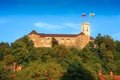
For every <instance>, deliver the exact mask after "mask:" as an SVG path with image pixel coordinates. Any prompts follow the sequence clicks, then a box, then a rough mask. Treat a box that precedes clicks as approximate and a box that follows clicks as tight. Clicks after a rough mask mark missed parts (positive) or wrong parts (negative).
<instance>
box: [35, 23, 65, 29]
mask: <svg viewBox="0 0 120 80" xmlns="http://www.w3.org/2000/svg"><path fill="white" fill-rule="evenodd" d="M34 26H36V27H38V28H44V29H61V28H64V27H63V26H62V25H55V24H48V23H46V22H37V23H35V24H34Z"/></svg>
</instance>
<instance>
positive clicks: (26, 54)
mask: <svg viewBox="0 0 120 80" xmlns="http://www.w3.org/2000/svg"><path fill="white" fill-rule="evenodd" d="M11 47H12V54H13V55H15V56H16V59H17V60H16V62H17V63H18V64H21V63H28V62H30V61H31V60H33V54H34V47H33V42H32V41H30V40H29V38H28V37H27V36H24V37H23V38H20V39H18V40H16V41H15V42H14V43H12V45H11Z"/></svg>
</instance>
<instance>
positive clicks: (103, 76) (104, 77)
mask: <svg viewBox="0 0 120 80" xmlns="http://www.w3.org/2000/svg"><path fill="white" fill-rule="evenodd" d="M112 77H113V79H114V80H120V76H118V75H114V76H112ZM100 79H101V80H106V79H107V75H101V76H100Z"/></svg>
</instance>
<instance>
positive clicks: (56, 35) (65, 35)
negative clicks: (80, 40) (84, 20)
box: [39, 34, 78, 37]
mask: <svg viewBox="0 0 120 80" xmlns="http://www.w3.org/2000/svg"><path fill="white" fill-rule="evenodd" d="M39 35H40V37H76V36H78V34H39Z"/></svg>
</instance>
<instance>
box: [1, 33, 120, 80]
mask: <svg viewBox="0 0 120 80" xmlns="http://www.w3.org/2000/svg"><path fill="white" fill-rule="evenodd" d="M51 43H52V47H50V48H45V47H43V48H35V47H34V44H33V42H32V41H30V40H29V38H28V37H27V36H23V37H22V38H20V39H18V40H16V41H15V42H13V43H7V42H0V80H100V79H99V76H98V71H99V70H101V71H102V73H103V74H106V75H109V72H110V71H112V72H113V74H114V75H120V41H118V40H114V39H113V38H112V37H111V36H109V35H104V36H103V35H101V34H98V35H97V36H96V38H95V40H94V42H89V43H88V44H87V45H86V46H85V47H84V48H83V49H77V48H74V47H66V46H64V45H59V44H58V43H57V41H56V40H55V39H53V40H52V41H51ZM14 63H15V64H16V65H20V66H21V70H19V71H17V70H15V71H13V70H12V69H11V68H10V66H12V65H13V64H14ZM108 80H110V79H108ZM111 80H112V79H111Z"/></svg>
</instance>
